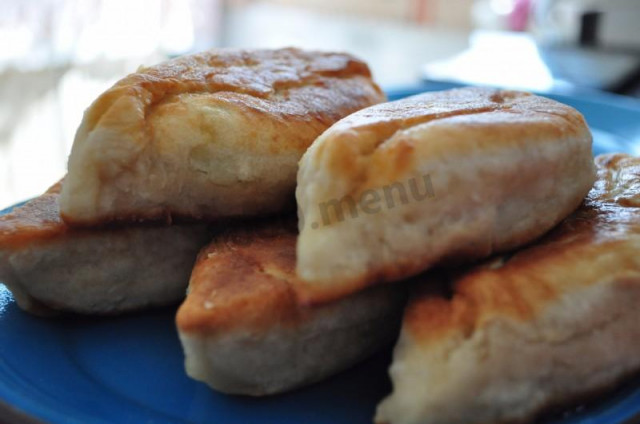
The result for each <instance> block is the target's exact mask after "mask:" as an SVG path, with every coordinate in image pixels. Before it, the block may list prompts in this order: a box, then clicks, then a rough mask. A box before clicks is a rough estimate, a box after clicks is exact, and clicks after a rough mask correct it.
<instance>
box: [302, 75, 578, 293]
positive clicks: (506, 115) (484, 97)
mask: <svg viewBox="0 0 640 424" xmlns="http://www.w3.org/2000/svg"><path fill="white" fill-rule="evenodd" d="M422 125H433V126H435V125H451V126H453V127H455V128H457V129H456V131H459V132H460V135H461V137H460V138H461V141H460V142H455V141H454V142H451V143H440V142H438V140H426V141H425V142H423V143H420V140H418V141H416V140H415V139H412V138H411V137H410V136H409V135H408V134H409V133H410V131H411V130H412V129H415V128H417V127H419V126H422ZM467 134H470V137H466V135H467ZM570 137H575V138H582V139H584V140H588V141H589V142H590V140H591V135H590V132H589V129H588V127H587V124H586V121H585V119H584V117H583V116H582V115H581V114H580V112H578V111H577V110H575V109H574V108H572V107H570V106H567V105H564V104H562V103H559V102H556V101H554V100H551V99H548V98H545V97H540V96H535V95H532V94H531V93H527V92H521V91H511V90H500V89H492V88H480V87H466V88H461V89H455V90H447V91H441V92H430V93H425V94H420V95H417V96H412V97H408V98H405V99H401V100H398V101H395V102H388V103H382V104H377V105H373V106H370V107H368V108H366V109H362V110H360V111H358V112H355V113H353V114H351V115H349V116H348V117H346V118H344V119H342V120H341V121H339V122H338V123H337V124H335V125H334V126H333V127H332V128H331V129H329V130H328V131H327V132H325V134H324V135H323V136H322V137H321V139H322V140H321V139H319V141H320V140H321V142H319V143H317V148H316V149H315V150H313V147H312V149H310V150H309V153H308V154H307V155H305V157H303V159H302V161H301V171H300V172H299V174H298V178H299V181H298V183H299V186H298V187H299V190H302V189H304V187H301V184H305V183H306V181H303V180H302V181H301V179H300V176H301V175H303V172H304V168H309V169H314V167H322V172H326V173H327V174H328V175H330V176H331V178H333V179H335V180H339V181H344V182H345V183H344V184H345V185H347V186H348V187H349V189H348V190H347V191H345V192H344V193H340V194H339V195H336V194H335V193H330V192H328V193H326V195H327V196H330V197H328V198H321V199H314V201H315V203H316V204H322V203H324V202H327V201H329V200H331V199H340V198H344V197H346V198H352V199H358V198H360V196H361V195H362V193H363V192H365V191H367V190H372V189H373V190H375V189H377V188H379V187H383V186H385V185H388V184H390V183H393V182H396V181H402V180H403V179H404V178H405V177H406V175H408V172H410V171H411V169H413V168H414V167H415V166H416V163H417V162H418V161H419V160H420V158H421V157H423V158H424V157H431V158H444V157H446V158H451V157H452V156H454V155H455V154H459V155H471V154H473V151H474V150H477V149H483V150H491V149H494V150H495V151H499V149H501V148H505V147H508V146H519V145H522V142H523V140H529V141H530V142H532V143H534V142H535V143H538V144H541V145H542V144H547V145H552V144H557V143H561V142H563V141H564V140H566V139H567V138H570ZM469 139H472V140H473V141H474V142H473V143H470V142H468V140H469ZM314 146H315V145H314ZM523 166H526V164H524V165H523ZM545 171H547V169H536V170H532V169H530V168H528V169H527V170H526V172H529V173H532V174H535V175H544V174H545ZM548 171H552V170H548ZM523 172H525V170H523ZM504 184H509V182H508V181H504ZM576 206H577V205H575V206H573V207H572V208H571V209H567V210H566V212H565V213H566V214H568V213H570V212H571V211H572V210H573V208H574V207H576ZM330 218H332V219H334V220H336V221H340V220H339V219H338V218H337V217H336V216H331V217H330ZM537 235H538V232H537V230H536V229H535V228H532V229H531V230H530V234H529V235H527V236H526V237H523V238H522V240H523V241H520V242H519V243H523V242H526V241H528V240H531V239H532V238H533V237H535V236H537ZM514 245H517V242H516V243H514ZM509 247H514V246H509ZM485 250H486V249H485ZM502 250H504V249H502ZM491 253H495V252H491V251H479V250H478V248H477V247H476V246H460V248H459V249H458V250H456V251H455V252H451V254H450V255H448V256H447V257H444V258H441V259H440V260H439V261H438V264H441V263H451V262H465V261H469V260H474V259H477V258H482V257H486V256H487V255H489V254H491ZM429 260H430V259H429V258H426V259H425V258H423V257H419V256H417V255H416V256H407V257H406V258H405V259H404V260H401V261H397V262H395V263H393V264H391V265H389V266H386V267H384V268H380V267H373V269H371V270H369V271H368V272H366V273H362V274H360V275H358V276H356V277H354V278H349V279H343V280H341V281H340V284H339V285H336V284H315V283H314V282H313V281H312V282H306V281H301V284H299V285H296V293H297V295H298V297H299V299H300V301H301V302H303V303H307V304H319V303H324V302H328V301H331V300H335V299H339V298H341V297H344V296H346V295H348V294H351V293H354V292H356V291H358V290H360V289H362V288H364V287H367V286H371V285H375V284H378V283H384V282H389V281H396V280H399V279H402V278H406V277H407V276H410V275H415V274H416V273H419V272H421V271H423V270H424V269H425V263H427V262H429ZM408 270H411V271H410V272H408Z"/></svg>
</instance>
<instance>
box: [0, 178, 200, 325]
mask: <svg viewBox="0 0 640 424" xmlns="http://www.w3.org/2000/svg"><path fill="white" fill-rule="evenodd" d="M59 191H60V184H59V183H58V184H56V185H55V186H53V187H52V188H51V189H49V190H48V191H47V192H46V193H45V194H43V195H42V196H40V197H38V198H36V199H34V200H32V201H30V202H27V203H26V204H25V205H24V206H21V207H18V208H16V209H14V210H13V211H11V212H10V213H8V214H5V215H2V216H0V282H2V283H5V284H6V285H7V287H8V288H9V289H10V290H11V291H12V293H13V295H14V297H15V299H16V301H17V303H18V306H20V307H21V308H22V309H24V310H26V311H28V312H31V313H34V314H38V315H49V314H53V313H56V312H78V313H83V314H115V313H121V312H126V311H131V310H138V309H142V308H146V307H151V306H160V305H166V304H171V303H177V302H179V301H180V300H181V299H182V298H184V294H185V290H186V288H187V284H188V282H189V275H190V273H191V268H192V267H193V263H194V262H195V259H196V256H197V254H198V250H199V249H200V247H201V246H203V245H204V244H205V243H206V242H207V241H208V239H209V238H210V237H211V235H210V234H211V232H210V231H209V230H208V229H207V226H206V225H202V224H199V225H191V224H189V225H187V224H185V225H137V226H130V227H122V228H119V227H118V228H104V229H72V228H69V227H68V226H67V225H66V224H65V223H64V222H63V221H62V219H61V218H60V213H59V209H58V198H59Z"/></svg>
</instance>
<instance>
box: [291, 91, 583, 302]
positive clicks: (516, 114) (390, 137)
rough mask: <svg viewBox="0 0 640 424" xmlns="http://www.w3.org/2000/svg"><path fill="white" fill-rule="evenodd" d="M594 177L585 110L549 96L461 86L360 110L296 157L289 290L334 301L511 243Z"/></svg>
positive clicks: (544, 227) (563, 212)
mask: <svg viewBox="0 0 640 424" xmlns="http://www.w3.org/2000/svg"><path fill="white" fill-rule="evenodd" d="M593 180H594V169H593V160H592V154H591V135H590V133H589V129H588V128H587V125H586V123H585V121H584V119H583V117H582V115H580V113H578V112H577V111H576V110H575V109H573V108H571V107H569V106H566V105H563V104H560V103H558V102H555V101H552V100H549V99H546V98H542V97H537V96H534V95H531V94H528V93H522V92H517V91H502V90H494V89H485V88H464V89H458V90H450V91H443V92H434V93H426V94H422V95H418V96H414V97H409V98H406V99H403V100H399V101H395V102H391V103H385V104H380V105H376V106H372V107H369V108H367V109H363V110H361V111H359V112H356V113H354V114H352V115H350V116H348V117H347V118H345V119H343V120H341V121H339V122H338V123H336V124H335V125H333V126H332V127H331V128H330V129H329V130H327V131H326V132H324V133H323V134H322V135H321V136H320V137H319V138H318V139H317V140H316V141H315V142H314V143H313V145H312V146H311V147H310V149H309V150H308V151H307V152H306V153H305V154H304V156H303V158H302V160H301V162H300V170H299V172H298V187H297V191H296V196H297V200H298V207H299V215H300V217H301V223H300V237H299V239H298V247H297V252H298V262H297V272H298V275H299V277H300V281H299V284H297V285H296V290H297V292H298V293H299V295H300V297H301V299H302V300H303V301H311V302H314V301H323V300H328V299H335V298H339V297H340V296H343V295H345V294H348V293H352V292H354V291H356V290H359V289H361V288H363V287H365V286H367V285H369V284H373V283H376V282H383V281H394V280H399V279H402V278H405V277H408V276H411V275H415V274H417V273H419V272H421V271H424V270H425V269H427V268H430V267H431V266H433V265H435V264H438V263H442V262H443V261H448V262H451V261H462V260H469V259H473V258H480V257H485V256H488V255H489V254H491V253H493V252H498V251H504V250H506V249H511V248H514V247H516V246H519V245H522V244H523V243H527V242H529V241H531V240H533V239H534V238H536V237H538V236H540V235H542V234H543V233H544V232H546V231H548V230H549V229H550V228H551V227H553V226H554V225H555V224H557V223H558V222H559V221H560V220H561V219H562V218H564V217H566V216H567V215H568V214H569V213H571V212H572V211H573V210H574V209H575V208H576V207H578V205H579V204H580V201H581V200H582V198H583V197H584V196H585V195H586V194H587V192H588V191H589V189H590V188H591V185H592V184H593Z"/></svg>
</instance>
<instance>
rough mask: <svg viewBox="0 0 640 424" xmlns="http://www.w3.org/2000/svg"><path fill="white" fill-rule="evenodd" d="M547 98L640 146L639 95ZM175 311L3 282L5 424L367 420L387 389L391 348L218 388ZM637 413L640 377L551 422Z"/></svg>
mask: <svg viewBox="0 0 640 424" xmlns="http://www.w3.org/2000/svg"><path fill="white" fill-rule="evenodd" d="M425 88H426V89H429V88H449V86H437V87H421V88H420V89H421V90H423V89H425ZM416 91H417V90H416V89H413V90H399V91H396V92H393V93H390V97H391V98H394V99H395V98H399V97H402V96H405V95H409V94H415V92H416ZM551 97H554V98H556V99H558V100H560V101H562V102H564V103H567V104H570V105H571V106H574V107H575V108H577V109H578V110H580V111H582V113H584V115H585V116H586V117H587V120H588V121H589V123H590V125H591V127H592V129H593V132H594V136H595V145H594V152H595V153H602V152H608V151H626V152H632V153H638V152H639V151H640V148H639V147H638V146H640V105H639V104H638V103H635V102H633V101H629V100H625V99H622V98H619V97H616V96H604V95H602V96H596V97H594V96H590V97H588V98H580V97H565V96H551ZM5 212H6V211H5ZM174 312H175V309H165V310H160V311H154V312H150V313H145V314H139V315H129V316H126V317H120V318H111V319H88V318H82V317H73V318H64V319H55V320H44V319H39V318H35V317H32V316H30V315H28V314H25V313H23V312H21V311H20V310H19V309H18V307H17V306H16V304H15V302H14V301H13V299H12V297H11V294H10V293H9V292H8V291H7V290H6V288H5V287H4V286H3V285H2V284H0V423H5V422H6V423H11V424H13V423H17V422H37V420H38V419H39V420H43V421H46V422H52V423H68V424H71V423H78V424H102V423H110V424H111V423H135V424H139V423H219V424H235V423H238V424H248V423H274V424H294V423H295V424H300V423H305V424H312V423H324V424H328V423H331V424H338V423H345V424H346V423H348V424H359V423H370V422H371V418H372V416H373V413H374V408H375V405H376V404H377V403H378V401H379V400H380V399H381V398H382V397H383V396H384V395H385V394H387V393H388V392H389V390H390V385H389V381H388V379H387V374H386V368H387V366H388V363H389V360H390V352H389V350H387V351H385V352H381V353H380V354H379V355H377V356H375V357H373V358H371V359H370V360H368V361H366V362H364V363H362V364H360V365H359V366H357V367H355V368H353V369H351V370H350V371H348V372H345V373H342V374H340V375H338V376H336V377H334V378H331V379H330V380H328V381H325V382H323V383H320V384H316V385H314V386H311V387H308V388H305V389H302V390H297V391H295V392H293V393H290V394H286V395H281V396H275V397H270V398H265V399H252V398H246V397H238V396H226V395H222V394H219V393H216V392H214V391H212V390H210V389H208V388H207V387H206V386H205V385H203V384H200V383H197V382H195V381H192V380H190V379H189V378H187V377H186V375H185V374H184V372H183V364H182V360H183V357H182V352H181V349H180V344H179V342H178V338H177V335H176V330H175V328H174V323H173V316H174ZM452 401H453V402H455V399H452ZM639 413H640V381H637V382H630V383H628V384H627V385H626V386H624V387H622V388H620V389H619V390H618V391H617V392H615V393H613V394H609V395H608V396H607V397H606V399H601V400H599V401H597V402H595V403H593V404H590V405H587V406H584V407H582V408H579V409H578V410H574V411H571V412H569V413H566V412H565V413H563V414H560V415H558V416H555V417H551V418H548V419H546V422H548V423H554V424H560V423H562V424H618V423H623V422H629V420H631V419H632V418H633V417H634V416H636V415H637V414H639ZM34 417H35V418H36V420H34V419H33V418H34Z"/></svg>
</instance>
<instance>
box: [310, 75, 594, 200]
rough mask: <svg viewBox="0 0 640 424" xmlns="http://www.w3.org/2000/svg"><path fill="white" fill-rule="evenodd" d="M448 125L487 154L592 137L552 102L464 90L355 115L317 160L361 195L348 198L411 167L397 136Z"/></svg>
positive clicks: (462, 146)
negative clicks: (527, 140)
mask: <svg viewBox="0 0 640 424" xmlns="http://www.w3.org/2000/svg"><path fill="white" fill-rule="evenodd" d="M447 121H451V122H452V123H455V124H458V125H460V126H461V127H467V128H469V131H473V135H474V138H475V139H477V140H478V143H480V142H481V143H482V147H483V148H488V147H491V145H495V144H501V145H504V144H512V143H516V144H517V143H518V142H519V141H518V139H522V138H524V137H532V138H533V139H535V140H539V142H546V143H555V142H557V140H561V139H563V138H566V137H571V136H584V135H585V134H586V135H588V133H589V132H588V128H587V125H586V122H585V120H584V117H583V116H582V115H581V114H580V112H578V111H577V110H575V109H574V108H572V107H570V106H567V105H564V104H562V103H559V102H556V101H554V100H551V99H547V98H545V97H540V96H534V95H532V94H531V93H527V92H522V91H511V90H500V89H491V88H481V87H465V88H460V89H454V90H446V91H437V92H429V93H424V94H419V95H416V96H412V97H407V98H405V99H401V100H397V101H394V102H388V103H381V104H377V105H373V106H370V107H368V108H366V109H362V110H360V111H358V112H355V113H353V114H351V115H349V116H348V117H346V118H344V119H342V120H341V121H340V123H339V124H337V125H336V126H335V127H333V128H332V129H331V133H330V136H329V137H328V140H327V141H325V142H324V143H323V144H322V145H320V146H319V148H318V151H317V152H316V155H317V156H319V157H321V156H323V155H326V160H327V163H328V170H329V172H330V173H331V174H332V175H334V176H336V177H340V178H349V179H351V180H352V181H355V182H357V183H358V184H357V185H356V186H355V187H356V188H357V190H358V191H357V192H353V193H349V194H352V195H357V194H358V193H360V192H362V191H364V190H366V189H369V188H373V187H379V186H380V184H382V183H387V182H389V181H395V180H397V179H398V177H399V176H401V175H403V174H404V173H405V171H406V170H407V169H408V168H411V167H412V166H413V161H412V155H413V153H414V151H415V150H416V148H415V147H416V146H415V145H414V144H413V142H412V141H410V140H408V139H405V138H403V137H394V136H395V135H398V134H399V133H400V132H403V131H407V130H409V129H411V128H413V127H416V126H420V125H424V124H429V123H436V122H438V123H443V122H447ZM487 121H491V125H490V126H487V125H477V124H480V123H483V122H487ZM514 124H515V125H514ZM358 138H359V139H360V140H358V141H357V142H356V143H354V139H358ZM365 140H366V141H365ZM392 140H393V141H392ZM475 148H477V145H476V144H472V145H469V143H452V144H447V145H442V144H441V143H437V142H431V143H430V145H429V149H430V151H431V153H432V154H439V153H441V152H443V151H447V152H451V151H452V150H453V151H456V152H460V153H462V152H464V151H468V150H469V149H475ZM354 160H357V163H356V164H357V166H354Z"/></svg>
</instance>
